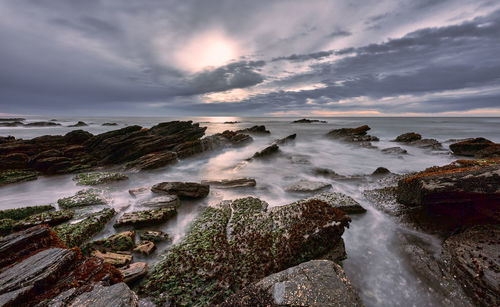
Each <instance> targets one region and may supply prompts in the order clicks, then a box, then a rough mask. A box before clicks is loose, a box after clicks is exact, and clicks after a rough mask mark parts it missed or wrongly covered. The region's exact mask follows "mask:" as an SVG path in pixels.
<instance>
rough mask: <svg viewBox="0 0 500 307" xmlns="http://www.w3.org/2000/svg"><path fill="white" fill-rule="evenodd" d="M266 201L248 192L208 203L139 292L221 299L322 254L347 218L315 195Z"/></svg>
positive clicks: (184, 300) (197, 300)
mask: <svg viewBox="0 0 500 307" xmlns="http://www.w3.org/2000/svg"><path fill="white" fill-rule="evenodd" d="M267 206H268V205H267V203H265V202H263V201H261V200H259V199H256V198H251V197H248V198H242V199H238V200H234V201H225V202H222V203H221V204H219V205H218V206H216V207H208V208H207V209H206V210H205V211H204V212H203V213H202V214H201V216H200V217H199V218H198V219H196V220H195V222H194V223H193V225H192V226H191V230H190V231H189V233H188V234H187V235H186V237H185V239H184V240H183V241H182V242H181V243H180V244H178V245H175V246H174V247H173V248H172V249H171V250H169V251H168V252H167V254H166V255H165V257H164V259H163V260H161V262H160V263H159V264H158V265H157V266H156V267H155V268H154V269H153V271H152V273H151V274H150V275H149V277H148V278H147V280H146V282H145V283H144V285H143V287H142V288H141V290H140V291H141V293H143V294H146V295H148V296H151V297H154V298H155V300H156V303H160V304H163V303H167V302H170V303H171V304H173V305H207V304H217V303H221V302H223V301H224V300H225V299H226V298H227V297H228V296H229V295H231V294H233V293H234V292H236V291H237V290H238V289H241V287H245V286H247V285H249V284H251V283H252V282H255V281H257V280H259V279H261V278H263V277H265V276H267V275H269V274H272V273H275V272H279V271H281V270H283V269H285V268H287V267H290V266H293V265H297V264H299V263H301V262H303V261H307V260H310V259H312V258H314V257H318V256H320V255H322V254H325V253H326V252H328V251H329V249H331V248H333V247H334V246H336V245H337V244H338V243H339V242H340V240H341V235H342V233H343V231H344V227H346V226H348V223H349V221H350V218H349V217H348V216H346V215H345V214H344V212H342V211H341V210H339V209H337V208H334V207H332V206H330V205H328V204H327V203H325V202H322V201H317V200H309V201H299V202H295V203H292V204H289V205H286V206H280V207H274V208H271V209H267Z"/></svg>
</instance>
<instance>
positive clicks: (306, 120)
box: [292, 118, 327, 124]
mask: <svg viewBox="0 0 500 307" xmlns="http://www.w3.org/2000/svg"><path fill="white" fill-rule="evenodd" d="M292 123H293V124H311V123H323V124H326V123H327V121H326V120H319V119H307V118H303V119H298V120H294V121H293V122H292Z"/></svg>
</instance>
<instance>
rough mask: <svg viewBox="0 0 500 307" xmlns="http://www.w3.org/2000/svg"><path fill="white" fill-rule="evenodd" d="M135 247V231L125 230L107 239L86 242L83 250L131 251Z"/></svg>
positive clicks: (86, 251)
mask: <svg viewBox="0 0 500 307" xmlns="http://www.w3.org/2000/svg"><path fill="white" fill-rule="evenodd" d="M134 248H135V231H124V232H120V233H117V234H114V235H112V236H110V237H107V238H105V239H101V240H97V241H93V242H90V243H88V244H85V246H84V247H82V250H83V251H84V252H85V253H89V252H90V251H93V250H99V251H130V250H132V249H134Z"/></svg>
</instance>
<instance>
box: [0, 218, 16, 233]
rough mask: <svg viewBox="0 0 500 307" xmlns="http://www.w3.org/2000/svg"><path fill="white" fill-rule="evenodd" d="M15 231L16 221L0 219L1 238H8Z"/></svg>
mask: <svg viewBox="0 0 500 307" xmlns="http://www.w3.org/2000/svg"><path fill="white" fill-rule="evenodd" d="M12 230H14V220H12V219H0V236H6V235H8V234H9V233H11V232H12Z"/></svg>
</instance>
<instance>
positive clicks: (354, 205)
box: [308, 192, 366, 214]
mask: <svg viewBox="0 0 500 307" xmlns="http://www.w3.org/2000/svg"><path fill="white" fill-rule="evenodd" d="M308 200H319V201H323V202H325V203H327V204H328V205H330V206H332V207H334V208H338V209H340V210H342V211H344V212H345V213H347V214H358V213H365V212H366V209H365V208H363V207H362V206H361V205H360V204H359V203H358V202H357V201H356V200H354V199H353V198H352V197H350V196H347V195H345V194H342V193H338V192H323V193H321V194H317V195H314V196H312V197H310V198H308Z"/></svg>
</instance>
